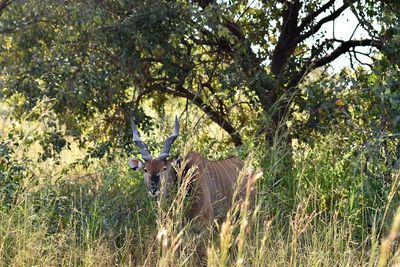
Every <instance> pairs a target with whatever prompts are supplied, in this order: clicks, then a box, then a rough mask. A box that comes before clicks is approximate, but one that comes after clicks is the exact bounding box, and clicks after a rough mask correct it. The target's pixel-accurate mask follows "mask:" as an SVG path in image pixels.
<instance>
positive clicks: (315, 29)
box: [296, 1, 349, 43]
mask: <svg viewBox="0 0 400 267" xmlns="http://www.w3.org/2000/svg"><path fill="white" fill-rule="evenodd" d="M348 7H349V3H348V2H347V1H344V3H343V5H342V6H341V7H339V8H338V9H336V10H335V11H333V12H332V13H331V14H330V15H328V16H326V17H324V18H323V19H321V20H320V21H318V23H317V24H316V25H315V26H314V27H311V29H310V30H309V31H308V32H306V33H304V34H302V35H300V36H299V37H298V39H297V40H296V43H300V42H302V41H304V40H305V39H307V38H308V37H310V36H311V35H313V34H314V33H316V32H318V31H319V30H320V29H321V27H322V25H324V24H325V23H327V22H329V21H332V20H335V19H336V18H337V17H339V16H340V14H342V13H343V11H345V10H346V9H347V8H348Z"/></svg>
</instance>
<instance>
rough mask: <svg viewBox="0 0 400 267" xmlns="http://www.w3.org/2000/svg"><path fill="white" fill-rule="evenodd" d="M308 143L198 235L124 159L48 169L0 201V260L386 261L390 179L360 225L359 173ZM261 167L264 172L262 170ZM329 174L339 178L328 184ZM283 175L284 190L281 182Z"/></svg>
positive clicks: (185, 263) (134, 263) (95, 263)
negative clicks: (281, 172) (58, 171)
mask: <svg viewBox="0 0 400 267" xmlns="http://www.w3.org/2000/svg"><path fill="white" fill-rule="evenodd" d="M316 149H317V151H310V158H307V159H303V160H302V161H301V162H302V164H299V165H295V167H294V170H291V171H290V172H287V174H288V175H290V176H288V177H286V178H285V179H284V181H282V182H281V185H279V186H277V187H275V188H270V189H268V190H264V193H266V194H262V195H260V196H259V197H258V201H257V206H256V208H255V211H254V212H253V213H251V214H250V213H249V212H248V207H241V206H240V207H235V208H236V211H234V210H232V211H231V212H230V213H229V214H228V216H227V220H226V221H225V222H224V223H223V224H222V225H220V226H219V227H216V229H213V230H210V231H206V232H207V233H202V234H199V232H196V230H193V227H192V226H191V225H190V224H184V223H183V220H182V212H181V210H182V209H180V208H176V209H164V210H160V208H159V207H158V206H157V204H156V203H154V202H152V201H151V200H150V199H148V197H147V195H146V192H145V190H144V185H143V183H142V181H141V179H142V178H141V177H140V175H139V174H137V173H134V172H130V171H129V170H128V169H127V167H126V166H125V159H119V160H116V161H114V162H105V161H98V162H95V163H94V164H92V166H91V167H90V168H89V169H87V170H84V169H78V170H76V171H75V172H76V173H74V171H70V173H69V174H67V175H62V176H60V175H54V172H53V171H52V170H51V167H49V168H48V169H46V170H42V172H41V173H40V174H36V176H35V177H34V178H33V179H30V180H29V182H26V183H25V184H24V190H23V193H21V194H18V197H17V198H16V199H15V201H14V204H12V205H6V204H5V203H4V204H3V205H1V207H2V208H1V213H0V262H1V263H0V264H1V265H2V266H33V265H41V266H55V265H57V264H61V265H63V266H64V265H65V266H111V265H116V266H137V265H139V266H140V265H148V266H153V265H158V266H190V265H192V266H195V265H197V264H198V263H199V262H200V261H201V260H202V261H203V263H204V259H205V257H207V263H208V265H209V266H233V265H235V266H267V265H268V266H332V265H336V266H337V265H340V266H361V265H369V266H375V265H376V264H377V263H378V261H379V262H381V263H382V262H385V263H386V261H387V260H388V259H387V258H390V260H392V261H393V259H392V257H391V255H392V254H391V248H392V243H393V242H394V241H395V239H396V238H397V237H396V233H397V232H396V231H397V230H396V229H397V228H396V227H398V225H399V223H398V222H397V221H398V219H396V220H395V225H396V226H395V227H394V228H393V229H395V230H392V232H394V233H392V234H389V235H388V239H385V240H386V241H385V242H384V244H383V246H382V245H381V238H383V237H384V236H385V235H386V234H387V233H388V231H387V229H388V227H389V225H390V220H391V214H393V206H394V204H393V203H392V202H393V198H394V197H397V187H398V179H397V176H396V177H394V178H393V179H394V180H393V184H392V186H391V188H388V198H387V201H386V203H382V204H383V206H381V208H380V209H378V207H374V216H375V221H374V223H372V225H366V220H363V216H361V215H362V214H363V213H365V214H370V213H371V212H370V211H369V209H372V207H368V206H366V203H357V205H356V206H355V207H352V205H353V206H354V205H355V204H351V199H352V198H354V197H355V196H351V195H350V194H351V190H347V188H348V187H349V188H351V184H353V182H354V181H357V179H363V177H358V176H356V177H355V176H350V177H346V176H345V175H349V173H351V170H350V171H346V168H347V167H346V168H345V170H343V169H341V170H340V171H339V170H335V167H337V168H343V166H345V165H346V164H345V163H343V162H340V161H339V162H336V163H333V162H332V161H331V160H332V158H330V157H329V156H328V154H329V153H328V154H326V153H325V154H324V155H325V156H324V155H322V154H319V151H320V150H319V149H320V148H316ZM314 152H315V153H317V155H315V154H313V153H314ZM318 155H320V157H318ZM335 164H339V166H336V165H335ZM317 166H318V168H316V167H317ZM329 166H330V167H329ZM340 166H342V167H340ZM31 167H32V168H34V167H35V166H31ZM282 167H283V166H282ZM332 168H333V169H332ZM352 171H354V170H352ZM264 172H265V173H266V174H265V177H268V175H269V173H268V168H267V167H266V168H265V169H264ZM335 172H336V173H335ZM343 172H344V173H343ZM52 174H53V176H52ZM335 176H337V177H335ZM334 178H335V179H341V180H339V181H336V182H335V183H334V184H333V185H331V184H330V183H331V182H332V181H331V179H334ZM346 179H349V180H351V181H347V180H346ZM289 181H292V182H293V183H294V184H295V185H294V186H293V187H294V188H283V187H284V186H285V184H286V183H288V182H289ZM345 181H347V182H349V183H350V185H347V184H346V183H345ZM325 183H327V184H325ZM264 184H265V181H264ZM291 190H292V192H291ZM341 190H343V192H341ZM346 190H347V191H346ZM260 191H262V190H260ZM337 191H339V193H338V192H337ZM179 201H182V200H181V199H180V200H177V203H176V204H175V205H180V204H179V203H180V202H179ZM178 202H179V203H178ZM368 203H369V202H367V204H368ZM235 213H236V214H235ZM238 214H239V215H238ZM378 234H380V235H378ZM202 235H203V236H202ZM388 240H389V241H388ZM381 247H382V249H383V252H382V255H383V256H381V253H380V250H381ZM379 257H381V258H384V259H381V260H379ZM380 265H382V266H383V265H384V264H380Z"/></svg>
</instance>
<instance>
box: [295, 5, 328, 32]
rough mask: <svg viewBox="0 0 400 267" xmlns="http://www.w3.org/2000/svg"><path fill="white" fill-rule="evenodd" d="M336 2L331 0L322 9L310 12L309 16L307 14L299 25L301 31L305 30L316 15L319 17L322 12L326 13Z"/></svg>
mask: <svg viewBox="0 0 400 267" xmlns="http://www.w3.org/2000/svg"><path fill="white" fill-rule="evenodd" d="M334 3H335V0H329V1H328V2H327V3H325V4H324V5H323V6H322V7H321V8H320V9H318V10H316V11H314V12H312V13H311V14H309V15H308V16H306V17H305V18H304V19H303V21H302V22H301V24H300V26H299V29H300V31H303V30H304V29H305V28H306V27H307V26H308V25H309V24H310V23H311V22H312V21H313V20H314V19H315V18H316V17H318V16H319V15H320V14H322V13H324V12H325V11H326V10H327V9H328V8H330V7H331V6H333V4H334Z"/></svg>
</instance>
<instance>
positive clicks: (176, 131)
mask: <svg viewBox="0 0 400 267" xmlns="http://www.w3.org/2000/svg"><path fill="white" fill-rule="evenodd" d="M178 134H179V121H178V117H177V116H175V126H174V132H173V133H172V135H170V136H169V137H168V138H167V140H165V144H164V147H163V149H162V151H161V153H160V155H159V156H158V159H163V160H165V159H166V158H167V157H168V155H169V151H170V149H171V145H172V144H173V143H174V141H175V139H176V138H177V137H178Z"/></svg>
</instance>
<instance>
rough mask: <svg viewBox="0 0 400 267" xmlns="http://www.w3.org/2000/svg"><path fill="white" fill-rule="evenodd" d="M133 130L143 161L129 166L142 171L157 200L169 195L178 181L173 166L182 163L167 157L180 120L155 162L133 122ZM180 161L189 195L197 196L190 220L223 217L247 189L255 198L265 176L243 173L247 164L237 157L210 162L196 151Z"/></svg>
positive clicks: (151, 193) (133, 162)
mask: <svg viewBox="0 0 400 267" xmlns="http://www.w3.org/2000/svg"><path fill="white" fill-rule="evenodd" d="M132 130H133V140H134V142H135V143H136V144H137V146H138V147H139V150H140V153H141V154H142V157H143V159H144V162H141V161H140V160H138V159H136V158H129V160H128V163H129V166H130V167H131V168H132V169H135V170H136V169H141V170H143V173H144V180H145V184H146V185H147V188H148V190H149V194H150V195H151V196H153V197H155V198H158V197H160V196H168V195H169V191H168V190H169V189H168V188H170V187H171V185H173V184H174V183H176V182H177V174H176V171H175V168H174V167H173V163H174V162H175V164H179V162H177V161H176V159H167V158H168V156H169V151H170V147H171V145H172V143H173V142H174V141H175V139H176V138H177V136H178V134H179V122H178V119H177V118H175V127H174V133H173V134H172V135H171V136H170V137H168V138H167V140H166V142H165V145H164V148H163V150H162V152H161V154H160V155H159V156H158V157H157V158H156V159H153V158H152V156H151V154H150V152H149V150H148V148H147V146H146V144H145V143H144V142H143V141H142V140H141V139H140V137H139V133H138V131H137V128H136V126H135V124H134V123H133V121H132ZM181 162H183V163H184V164H185V166H184V169H185V170H186V172H184V176H183V178H182V179H190V181H186V182H187V183H188V184H190V186H189V187H188V188H189V190H188V191H189V192H188V193H189V194H190V195H191V196H193V197H194V198H193V199H192V202H191V204H190V206H189V208H188V212H187V214H186V216H187V217H188V218H189V219H193V218H196V217H201V218H203V219H206V220H212V219H214V218H223V217H224V215H225V214H226V212H227V211H228V209H229V208H230V206H231V205H232V202H233V201H235V202H236V201H241V200H243V199H244V198H245V196H246V189H247V186H248V189H249V191H248V193H249V197H250V199H253V198H254V195H255V190H254V186H255V181H256V179H257V178H258V177H260V176H261V174H262V173H261V172H258V173H253V172H249V173H247V174H241V171H242V169H243V166H244V162H243V161H242V160H240V159H238V158H236V157H230V158H227V159H224V160H217V161H211V160H208V159H207V158H205V157H204V156H202V155H201V154H199V153H197V152H191V153H188V154H187V155H186V156H185V157H184V158H183V159H182V160H181ZM188 170H191V171H190V173H191V174H190V175H185V174H187V172H188ZM239 177H240V178H241V179H239ZM235 190H236V194H235V193H234V192H235ZM234 196H236V198H235V199H233V197H234Z"/></svg>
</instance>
